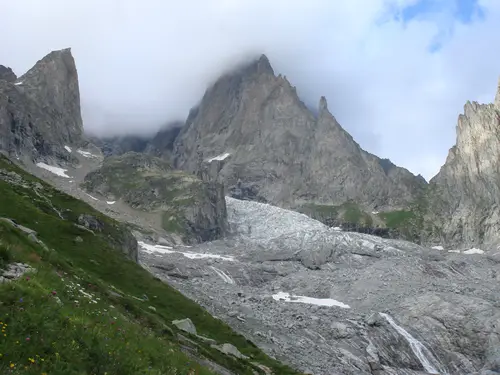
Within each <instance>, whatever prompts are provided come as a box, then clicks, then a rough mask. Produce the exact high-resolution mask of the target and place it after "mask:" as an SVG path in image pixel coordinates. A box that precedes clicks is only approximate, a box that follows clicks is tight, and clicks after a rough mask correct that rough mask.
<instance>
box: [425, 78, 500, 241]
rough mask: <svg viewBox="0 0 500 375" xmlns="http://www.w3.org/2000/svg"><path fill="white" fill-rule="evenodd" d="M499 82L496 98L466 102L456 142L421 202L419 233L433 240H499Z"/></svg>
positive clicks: (460, 117)
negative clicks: (488, 100)
mask: <svg viewBox="0 0 500 375" xmlns="http://www.w3.org/2000/svg"><path fill="white" fill-rule="evenodd" d="M499 129H500V86H499V89H498V91H497V93H496V96H495V100H494V103H492V104H479V103H477V102H470V101H468V102H467V103H466V104H465V106H464V112H463V114H461V115H459V117H458V124H457V138H456V144H455V145H454V146H453V147H452V148H451V149H450V151H449V153H448V157H447V159H446V162H445V164H444V165H443V166H442V167H441V169H440V171H439V173H438V174H437V175H436V176H435V177H434V178H433V179H432V180H431V181H430V183H429V186H428V187H427V189H426V191H425V194H424V195H423V197H422V199H421V201H420V215H421V216H422V218H421V227H420V229H421V230H422V236H423V237H424V238H425V239H426V240H428V241H429V242H432V243H434V244H436V245H445V246H465V247H472V246H484V247H485V248H490V247H495V246H497V245H499V244H500V235H499V234H498V233H500V164H499V163H498V160H500V130H499Z"/></svg>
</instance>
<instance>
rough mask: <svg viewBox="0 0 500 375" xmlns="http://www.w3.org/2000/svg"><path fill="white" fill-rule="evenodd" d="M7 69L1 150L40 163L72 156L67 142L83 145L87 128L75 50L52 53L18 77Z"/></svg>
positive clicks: (0, 88)
mask: <svg viewBox="0 0 500 375" xmlns="http://www.w3.org/2000/svg"><path fill="white" fill-rule="evenodd" d="M2 72H3V73H1V72H0V74H2V77H4V79H0V151H2V152H4V153H5V154H7V155H8V156H10V157H13V158H19V159H24V160H29V161H35V162H36V161H45V162H49V161H50V160H51V159H56V160H62V161H70V160H72V157H71V154H70V153H69V152H68V151H66V150H65V148H64V146H66V145H67V146H73V145H78V144H79V142H80V141H81V137H82V132H83V127H82V118H81V112H80V92H79V86H78V73H77V70H76V66H75V61H74V59H73V56H72V54H71V50H70V49H64V50H60V51H53V52H51V53H49V54H48V55H47V56H45V57H44V58H43V59H41V60H40V61H38V62H37V63H36V64H35V66H34V67H33V68H31V69H30V70H29V71H28V72H27V73H25V74H24V75H22V76H21V77H19V78H18V79H17V80H16V79H13V77H14V76H12V74H13V73H12V74H10V73H9V72H6V70H5V69H2ZM5 77H7V80H5Z"/></svg>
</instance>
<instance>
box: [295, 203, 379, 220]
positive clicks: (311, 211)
mask: <svg viewBox="0 0 500 375" xmlns="http://www.w3.org/2000/svg"><path fill="white" fill-rule="evenodd" d="M299 212H302V213H304V214H306V215H308V216H311V217H312V218H314V219H316V220H319V221H322V222H325V221H332V223H329V224H334V223H333V222H334V221H336V222H337V224H343V223H346V224H354V225H360V226H371V225H373V218H372V217H371V216H370V214H368V213H366V212H364V211H363V210H362V209H361V208H360V207H359V206H358V205H357V204H356V203H354V202H345V203H343V204H341V205H338V206H333V205H322V204H314V203H308V204H304V205H303V206H301V207H300V208H299Z"/></svg>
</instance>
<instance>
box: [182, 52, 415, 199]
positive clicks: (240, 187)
mask: <svg viewBox="0 0 500 375" xmlns="http://www.w3.org/2000/svg"><path fill="white" fill-rule="evenodd" d="M198 147H199V148H200V149H201V152H202V154H203V155H205V157H206V158H209V159H210V158H217V157H222V155H226V154H227V156H225V158H227V160H226V163H225V164H224V166H223V168H222V170H221V178H223V179H224V183H225V184H226V186H227V187H228V190H229V191H233V190H234V191H236V190H237V191H248V192H251V194H249V196H252V199H256V200H260V201H267V202H273V203H275V204H278V205H282V206H284V207H287V206H288V207H291V206H295V205H297V204H303V203H305V202H311V201H316V202H322V203H326V204H331V205H339V204H342V203H344V202H346V201H347V200H350V199H355V200H356V201H358V202H360V203H362V204H363V205H366V206H376V205H378V206H382V207H388V206H389V207H403V206H404V205H405V204H406V202H408V201H409V200H410V199H411V198H412V195H413V194H414V191H415V190H418V187H419V186H420V185H421V181H420V179H418V181H417V179H416V177H415V176H413V175H412V174H411V173H409V172H408V171H400V172H401V173H399V172H397V171H399V169H400V168H397V167H395V170H397V171H395V172H391V173H390V175H386V174H385V173H384V170H383V169H382V167H381V166H380V164H379V162H378V158H376V157H375V156H374V155H371V154H368V153H366V152H365V151H364V150H362V149H361V148H360V146H359V145H358V144H357V143H356V142H355V141H354V140H353V139H352V137H351V136H350V135H349V133H347V132H346V131H345V130H344V129H343V128H342V127H341V126H340V124H339V123H338V122H337V120H336V119H335V117H334V116H333V115H332V114H331V113H330V112H329V110H328V104H327V101H326V98H325V97H322V98H321V99H320V102H319V111H318V116H316V114H315V113H314V112H313V111H311V110H310V109H308V108H307V106H306V105H305V104H304V103H303V102H302V101H301V100H300V98H299V96H298V95H297V91H296V90H295V88H294V87H293V85H292V84H290V82H289V81H288V80H287V79H286V77H285V76H282V75H278V76H276V75H275V74H274V71H273V69H272V67H271V64H270V62H269V59H268V58H267V57H266V56H265V55H262V56H261V57H260V58H259V59H257V60H255V61H254V62H252V63H251V64H249V65H247V66H245V67H244V68H240V69H237V70H235V71H233V72H230V73H228V74H225V75H224V76H222V77H221V78H220V79H219V80H217V81H216V82H215V83H214V85H213V86H212V87H211V88H209V89H208V90H207V91H206V93H205V95H204V97H203V99H202V101H201V103H200V105H199V106H198V107H197V109H196V110H193V111H192V112H191V114H190V116H189V117H188V120H187V121H186V124H185V126H184V127H183V129H182V130H181V132H180V133H179V136H178V137H177V138H176V141H175V145H174V151H173V154H174V158H175V164H176V166H177V167H179V168H181V169H185V170H188V171H191V172H193V171H195V170H196V169H197V164H198V163H197V159H198V156H197V149H198ZM325 186H329V187H330V189H325Z"/></svg>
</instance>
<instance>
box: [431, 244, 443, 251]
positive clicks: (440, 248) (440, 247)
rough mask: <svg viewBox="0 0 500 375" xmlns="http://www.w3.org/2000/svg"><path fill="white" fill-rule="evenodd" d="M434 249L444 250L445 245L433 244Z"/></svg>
mask: <svg viewBox="0 0 500 375" xmlns="http://www.w3.org/2000/svg"><path fill="white" fill-rule="evenodd" d="M432 248H433V249H434V250H444V247H443V246H441V245H439V246H432Z"/></svg>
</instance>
